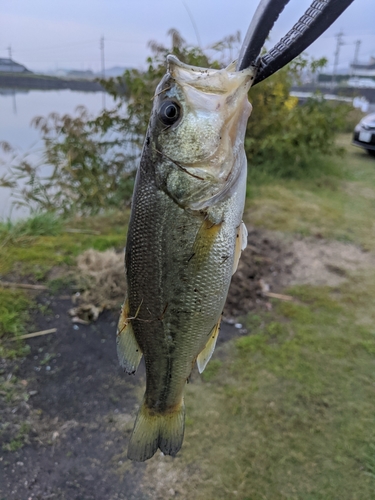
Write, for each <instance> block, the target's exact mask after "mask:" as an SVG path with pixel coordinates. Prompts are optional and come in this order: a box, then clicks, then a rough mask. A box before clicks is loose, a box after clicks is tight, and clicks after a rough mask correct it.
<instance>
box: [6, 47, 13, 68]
mask: <svg viewBox="0 0 375 500" xmlns="http://www.w3.org/2000/svg"><path fill="white" fill-rule="evenodd" d="M7 49H8V57H9V61H10V71H12V72H13V61H12V46H11V45H9V47H7Z"/></svg>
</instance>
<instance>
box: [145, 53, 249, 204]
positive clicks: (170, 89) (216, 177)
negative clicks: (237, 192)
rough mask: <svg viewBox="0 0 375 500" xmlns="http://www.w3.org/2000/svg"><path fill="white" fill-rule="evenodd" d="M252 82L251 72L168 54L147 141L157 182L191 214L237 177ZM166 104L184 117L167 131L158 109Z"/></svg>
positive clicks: (167, 128) (210, 202)
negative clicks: (215, 67)
mask: <svg viewBox="0 0 375 500" xmlns="http://www.w3.org/2000/svg"><path fill="white" fill-rule="evenodd" d="M252 80H253V70H252V69H248V70H244V71H241V72H235V71H233V68H232V67H229V68H225V69H222V70H213V69H202V68H197V67H194V66H189V65H186V64H184V63H181V62H180V61H179V60H178V59H177V58H176V57H175V56H168V73H167V75H166V76H165V77H164V79H163V80H162V82H161V83H160V85H159V86H158V88H157V90H156V97H155V104H154V112H153V118H152V119H151V123H150V129H151V130H152V134H150V136H149V137H150V139H151V143H152V146H153V150H154V154H155V160H156V163H155V164H157V166H156V174H157V180H158V184H159V186H160V187H161V188H162V189H164V190H165V191H166V192H167V193H168V194H169V195H170V196H171V197H172V198H173V199H174V200H175V201H176V202H177V203H179V204H180V205H181V206H183V207H186V208H190V209H193V210H201V209H202V208H204V207H207V206H210V205H211V204H212V203H215V202H216V201H217V197H216V195H218V194H220V193H222V195H223V196H225V195H226V194H227V192H228V190H230V188H231V186H232V185H233V184H234V183H235V181H236V179H237V178H238V175H239V169H238V167H239V164H240V163H241V162H239V161H238V157H239V155H241V151H243V141H244V135H245V131H246V123H247V119H248V117H249V115H250V112H251V105H250V103H249V102H248V100H247V92H248V90H249V88H250V86H251V83H252ZM167 101H171V102H176V103H177V104H178V105H179V106H180V107H181V117H180V119H179V120H178V121H177V122H176V123H175V124H173V125H171V126H167V127H165V126H163V124H161V123H160V121H159V119H158V110H159V109H161V108H162V106H163V103H164V102H167ZM213 197H215V198H214V200H212V198H213Z"/></svg>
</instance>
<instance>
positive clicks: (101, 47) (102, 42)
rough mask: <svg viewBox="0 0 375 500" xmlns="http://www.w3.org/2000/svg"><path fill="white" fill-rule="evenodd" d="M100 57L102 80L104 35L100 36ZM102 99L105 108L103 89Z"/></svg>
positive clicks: (103, 76) (103, 74)
mask: <svg viewBox="0 0 375 500" xmlns="http://www.w3.org/2000/svg"><path fill="white" fill-rule="evenodd" d="M100 56H101V57H100V59H101V66H102V78H103V80H104V78H105V62H104V36H102V37H101V38H100ZM102 99H103V109H105V91H103V93H102Z"/></svg>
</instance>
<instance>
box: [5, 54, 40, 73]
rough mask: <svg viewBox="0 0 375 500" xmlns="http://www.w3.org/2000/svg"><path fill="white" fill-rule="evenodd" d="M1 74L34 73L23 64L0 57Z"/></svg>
mask: <svg viewBox="0 0 375 500" xmlns="http://www.w3.org/2000/svg"><path fill="white" fill-rule="evenodd" d="M0 73H32V72H31V71H29V70H28V69H27V68H26V67H25V66H23V65H22V64H19V63H17V62H16V61H13V59H5V58H2V57H0Z"/></svg>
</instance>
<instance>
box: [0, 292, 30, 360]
mask: <svg viewBox="0 0 375 500" xmlns="http://www.w3.org/2000/svg"><path fill="white" fill-rule="evenodd" d="M33 305H34V303H33V301H32V300H31V299H30V298H29V297H28V296H27V295H26V293H25V292H23V291H22V290H10V289H6V288H2V287H1V286H0V357H1V358H15V357H17V356H24V355H25V354H27V353H28V352H29V348H28V346H25V345H24V343H23V342H22V341H21V340H17V341H14V340H12V341H9V339H11V338H14V337H17V336H20V335H22V334H24V333H25V332H26V328H27V326H28V325H29V324H30V314H29V311H30V309H31V308H32V307H33Z"/></svg>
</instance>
